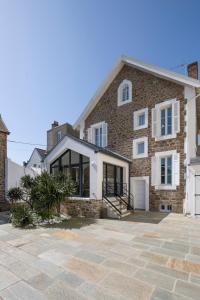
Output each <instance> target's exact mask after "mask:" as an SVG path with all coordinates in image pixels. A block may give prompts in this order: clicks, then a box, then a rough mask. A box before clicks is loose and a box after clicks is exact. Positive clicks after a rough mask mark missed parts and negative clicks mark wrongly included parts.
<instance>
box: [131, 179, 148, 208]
mask: <svg viewBox="0 0 200 300" xmlns="http://www.w3.org/2000/svg"><path fill="white" fill-rule="evenodd" d="M131 181H132V182H131V193H132V194H133V196H134V208H135V209H145V208H146V205H145V199H146V197H145V184H146V182H145V180H144V179H134V178H132V180H131Z"/></svg>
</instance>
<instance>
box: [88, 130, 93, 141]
mask: <svg viewBox="0 0 200 300" xmlns="http://www.w3.org/2000/svg"><path fill="white" fill-rule="evenodd" d="M87 140H88V142H89V143H92V128H88V130H87Z"/></svg>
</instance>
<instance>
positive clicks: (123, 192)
mask: <svg viewBox="0 0 200 300" xmlns="http://www.w3.org/2000/svg"><path fill="white" fill-rule="evenodd" d="M103 195H104V196H113V197H117V198H118V199H119V201H120V204H121V203H122V202H123V203H124V204H125V205H126V207H127V209H134V196H133V194H131V193H130V191H129V190H128V188H127V184H126V183H122V182H120V183H116V182H115V183H111V182H105V181H103ZM123 197H126V198H127V201H126V200H125V199H124V198H123Z"/></svg>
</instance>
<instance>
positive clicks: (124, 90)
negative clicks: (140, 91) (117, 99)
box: [122, 84, 129, 101]
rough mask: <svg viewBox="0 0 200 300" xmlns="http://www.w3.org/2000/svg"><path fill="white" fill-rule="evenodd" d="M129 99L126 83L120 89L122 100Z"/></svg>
mask: <svg viewBox="0 0 200 300" xmlns="http://www.w3.org/2000/svg"><path fill="white" fill-rule="evenodd" d="M128 99H129V86H128V85H127V84H126V85H124V87H123V89H122V101H127V100H128Z"/></svg>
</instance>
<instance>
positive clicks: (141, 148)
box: [137, 142, 144, 154]
mask: <svg viewBox="0 0 200 300" xmlns="http://www.w3.org/2000/svg"><path fill="white" fill-rule="evenodd" d="M137 153H138V154H144V142H142V143H138V144H137Z"/></svg>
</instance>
